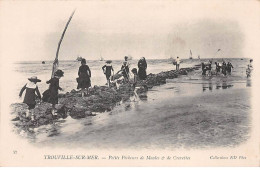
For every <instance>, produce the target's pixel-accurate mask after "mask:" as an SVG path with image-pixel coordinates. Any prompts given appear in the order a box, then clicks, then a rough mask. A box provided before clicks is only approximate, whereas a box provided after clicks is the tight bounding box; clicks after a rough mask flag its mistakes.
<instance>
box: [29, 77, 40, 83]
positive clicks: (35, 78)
mask: <svg viewBox="0 0 260 170" xmlns="http://www.w3.org/2000/svg"><path fill="white" fill-rule="evenodd" d="M28 80H30V81H32V82H41V80H40V79H38V78H37V77H36V76H32V77H30V78H28Z"/></svg>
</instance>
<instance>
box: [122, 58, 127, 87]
mask: <svg viewBox="0 0 260 170" xmlns="http://www.w3.org/2000/svg"><path fill="white" fill-rule="evenodd" d="M121 71H122V74H123V76H124V81H125V82H128V80H129V67H128V65H127V62H126V61H124V62H123V65H122V67H121Z"/></svg>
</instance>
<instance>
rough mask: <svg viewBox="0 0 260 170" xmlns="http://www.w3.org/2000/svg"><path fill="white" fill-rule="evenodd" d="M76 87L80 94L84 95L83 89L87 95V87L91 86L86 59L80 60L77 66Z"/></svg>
mask: <svg viewBox="0 0 260 170" xmlns="http://www.w3.org/2000/svg"><path fill="white" fill-rule="evenodd" d="M78 76H79V78H78V87H77V89H81V95H82V97H84V94H85V89H86V91H87V95H88V88H89V87H90V86H91V81H90V78H91V71H90V69H89V66H88V65H87V64H86V59H84V58H83V59H82V60H81V66H80V67H79V71H78Z"/></svg>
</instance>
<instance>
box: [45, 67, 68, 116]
mask: <svg viewBox="0 0 260 170" xmlns="http://www.w3.org/2000/svg"><path fill="white" fill-rule="evenodd" d="M63 74H64V72H63V71H62V70H57V71H56V72H55V73H54V77H53V78H51V79H50V80H49V81H47V82H46V83H47V84H50V87H49V90H50V98H49V102H50V103H51V104H52V111H51V113H52V115H54V116H55V115H57V113H56V112H55V105H56V104H58V90H62V88H61V87H60V85H59V80H60V78H61V77H63Z"/></svg>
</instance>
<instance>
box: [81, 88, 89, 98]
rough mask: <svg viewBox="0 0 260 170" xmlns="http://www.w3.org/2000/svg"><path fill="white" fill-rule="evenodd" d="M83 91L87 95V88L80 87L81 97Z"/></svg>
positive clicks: (83, 94)
mask: <svg viewBox="0 0 260 170" xmlns="http://www.w3.org/2000/svg"><path fill="white" fill-rule="evenodd" d="M85 93H86V95H88V88H82V89H81V96H82V97H84V96H85Z"/></svg>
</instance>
